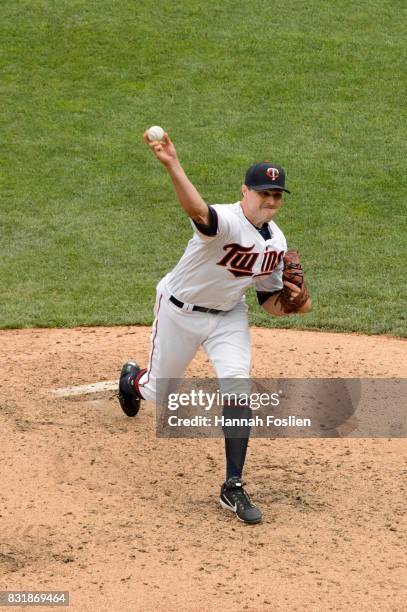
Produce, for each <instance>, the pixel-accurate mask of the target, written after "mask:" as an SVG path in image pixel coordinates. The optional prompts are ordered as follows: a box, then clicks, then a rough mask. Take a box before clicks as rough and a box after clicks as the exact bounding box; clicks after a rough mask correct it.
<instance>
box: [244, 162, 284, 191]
mask: <svg viewBox="0 0 407 612" xmlns="http://www.w3.org/2000/svg"><path fill="white" fill-rule="evenodd" d="M244 184H245V185H246V186H247V187H249V188H250V189H253V190H254V191H264V190H265V189H278V190H279V191H286V192H287V193H291V191H288V189H286V188H285V170H284V168H282V167H281V166H277V165H276V164H273V163H271V162H261V163H260V164H254V166H250V168H249V169H248V170H247V172H246V176H245V180H244Z"/></svg>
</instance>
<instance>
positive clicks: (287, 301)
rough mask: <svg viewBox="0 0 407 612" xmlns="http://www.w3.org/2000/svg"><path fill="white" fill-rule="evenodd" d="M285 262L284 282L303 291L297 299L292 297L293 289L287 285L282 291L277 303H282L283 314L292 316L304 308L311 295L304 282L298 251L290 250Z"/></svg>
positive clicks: (285, 256) (284, 259)
mask: <svg viewBox="0 0 407 612" xmlns="http://www.w3.org/2000/svg"><path fill="white" fill-rule="evenodd" d="M283 262H284V268H283V282H284V281H289V282H290V283H293V284H294V285H297V287H298V288H299V289H301V292H300V293H299V294H298V295H297V296H296V297H292V294H291V289H290V288H289V287H286V286H285V285H284V287H283V288H282V290H281V291H280V294H279V296H278V300H277V301H279V302H280V304H281V308H282V310H283V312H285V313H286V314H290V313H292V312H297V311H298V309H299V308H301V306H304V304H305V302H306V301H307V300H308V297H309V295H308V290H307V286H306V284H305V281H304V272H303V270H302V266H301V263H300V256H299V254H298V251H296V250H294V249H289V250H288V251H287V252H286V254H285V255H284V258H283Z"/></svg>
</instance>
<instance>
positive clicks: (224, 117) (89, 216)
mask: <svg viewBox="0 0 407 612" xmlns="http://www.w3.org/2000/svg"><path fill="white" fill-rule="evenodd" d="M403 7H404V3H402V2H401V1H397V0H395V1H394V0H393V1H390V0H388V1H386V0H361V2H359V3H356V4H355V3H354V2H351V1H350V0H332V1H331V2H323V1H322V0H318V1H317V0H310V1H309V2H307V3H300V2H297V1H294V0H287V1H286V2H285V3H284V5H283V4H281V3H277V2H269V3H264V2H259V1H258V0H254V1H251V2H243V1H242V0H236V1H233V2H232V1H231V0H224V1H223V2H218V1H216V2H215V1H214V0H209V1H207V2H205V3H203V2H200V1H199V2H198V1H197V0H188V2H186V1H183V2H180V1H179V0H176V1H173V2H169V1H168V0H167V1H164V0H157V1H156V2H154V3H152V2H149V1H148V2H147V1H146V0H137V2H135V1H134V0H122V1H120V2H119V1H112V0H109V1H106V0H98V1H92V0H86V1H85V0H70V1H69V2H68V1H65V0H53V1H52V0H31V1H28V0H14V2H7V3H3V4H1V6H0V20H1V23H2V39H3V44H2V49H3V51H2V56H1V79H0V95H1V108H2V113H1V118H0V122H1V125H0V129H1V139H2V144H1V149H0V190H1V211H0V212H1V235H0V239H1V242H0V255H1V261H0V327H3V328H5V327H32V326H72V325H91V324H104V325H110V324H120V323H146V324H149V323H151V320H152V305H153V300H154V291H155V290H154V288H155V285H156V283H157V282H158V280H159V278H160V277H161V276H162V275H163V274H164V273H165V272H166V271H168V270H169V269H170V268H171V267H172V266H173V265H174V264H175V263H176V261H177V259H178V258H179V256H180V255H181V254H182V252H183V249H184V246H185V244H186V242H187V240H188V239H189V237H190V234H191V229H190V225H189V222H188V220H187V219H186V218H185V217H184V215H183V213H182V212H181V210H180V209H179V207H178V205H177V202H176V198H175V196H174V194H173V191H172V188H171V185H170V181H169V179H168V177H167V176H166V175H165V172H164V170H163V169H162V168H161V167H160V166H159V164H158V163H157V162H156V160H155V159H154V158H153V157H152V155H151V154H150V152H149V151H148V149H147V148H146V147H145V145H144V144H143V143H142V141H141V135H142V133H143V131H144V129H146V128H147V127H148V126H149V125H152V124H157V123H158V124H160V125H163V126H164V127H165V128H166V129H167V130H168V132H169V133H170V135H171V136H172V138H173V140H174V142H175V144H176V145H177V148H178V152H179V156H180V158H181V160H182V162H183V164H184V166H185V168H186V170H187V172H188V174H189V176H190V177H191V179H192V180H193V181H194V183H195V184H196V186H197V187H198V189H199V190H200V191H201V193H202V195H203V196H204V197H205V198H206V199H207V201H208V202H231V201H236V200H237V199H238V197H239V187H240V183H241V181H242V177H243V175H244V171H245V169H246V168H247V167H248V166H249V165H250V164H252V163H253V162H255V161H257V160H262V159H271V160H273V161H276V162H277V163H281V164H283V165H285V167H286V168H287V174H288V183H289V184H290V187H291V189H292V191H293V195H291V196H288V197H287V198H286V205H285V207H284V208H283V210H282V211H281V212H280V215H279V218H278V219H277V222H278V223H279V225H280V226H281V227H282V229H283V230H284V232H285V234H286V236H287V237H288V241H289V244H290V245H291V246H297V247H298V248H299V249H300V251H301V253H302V256H303V261H304V266H305V270H306V274H307V278H308V283H309V286H310V290H311V292H312V296H313V298H314V310H313V313H312V314H310V315H307V316H305V317H299V316H294V317H290V318H284V319H271V318H269V317H268V316H267V315H266V314H265V313H264V314H263V312H262V311H261V309H260V308H259V307H258V306H256V305H255V304H256V299H255V296H254V294H249V301H250V303H251V304H252V308H251V313H252V315H251V316H252V319H251V320H252V323H256V324H260V325H265V326H270V325H271V326H278V327H301V328H311V329H331V330H340V331H360V332H365V333H385V334H394V335H405V331H406V315H405V303H406V299H405V298H406V293H405V285H404V283H403V280H402V279H403V274H402V269H403V265H404V262H405V260H406V238H405V236H406V207H405V179H404V177H405V169H404V168H403V166H404V159H405V150H404V143H405V142H406V130H405V127H404V126H405V117H404V118H403V112H402V111H403V108H404V100H405V97H406V92H405V75H404V64H405V58H404V57H403V52H404V31H403Z"/></svg>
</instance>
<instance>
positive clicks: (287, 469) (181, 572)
mask: <svg viewBox="0 0 407 612" xmlns="http://www.w3.org/2000/svg"><path fill="white" fill-rule="evenodd" d="M252 338H253V375H254V376H259V377H260V376H268V377H274V376H286V377H305V376H311V377H318V376H324V377H339V376H343V377H383V378H391V377H406V376H407V358H406V356H407V350H406V347H407V344H406V342H405V341H404V340H401V339H396V338H388V337H377V336H376V337H375V336H360V335H350V334H334V333H330V334H326V333H313V332H298V331H292V330H290V331H286V330H266V329H257V328H253V329H252ZM0 340H1V346H0V356H1V364H2V366H1V380H0V423H1V430H2V438H1V449H0V466H1V482H0V485H1V488H0V525H1V532H0V590H12V589H18V590H36V591H39V590H56V589H60V590H68V591H69V592H70V600H71V605H70V608H69V609H71V610H75V611H76V610H77V611H80V612H85V611H92V612H96V611H98V612H99V611H105V610H106V611H109V612H110V611H112V612H113V611H120V612H121V611H126V612H127V611H129V612H130V611H142V610H143V611H145V612H150V611H151V612H153V611H154V612H155V611H157V610H166V611H169V612H172V611H173V612H181V611H187V610H188V611H191V610H199V611H212V610H213V611H215V610H218V609H230V610H238V611H241V610H242V611H243V610H249V611H256V612H258V611H262V610H272V611H275V610H276V611H287V610H288V611H292V610H299V611H300V610H309V611H313V612H314V611H323V612H325V611H327V610H341V611H342V610H343V611H345V610H346V611H349V610H363V611H364V610H366V611H369V612H371V611H372V610H380V611H387V610H389V611H401V610H405V609H406V608H407V579H406V567H407V554H406V547H405V543H406V531H407V525H406V515H405V507H406V492H407V443H406V440H400V439H398V440H396V439H393V440H391V439H374V440H367V439H346V438H345V439H341V438H339V439H325V440H301V439H294V440H284V439H280V440H267V439H254V440H252V441H251V443H250V447H249V454H248V460H247V466H246V471H245V477H246V480H247V481H248V490H249V492H250V493H251V494H252V496H253V498H254V499H255V500H256V502H258V504H259V506H260V507H261V508H262V510H263V513H264V521H263V523H262V524H260V525H256V526H249V525H245V524H242V523H240V522H239V521H237V520H236V519H235V517H234V516H232V515H230V514H229V513H227V512H226V511H225V510H222V509H221V508H220V506H218V504H217V498H218V493H219V486H220V484H221V482H222V479H223V477H224V454H223V453H224V450H223V442H222V440H206V441H202V440H185V439H181V440H166V439H157V438H156V436H155V417H154V407H153V406H152V405H151V404H149V403H144V404H143V407H142V411H141V412H140V414H139V415H138V417H137V418H136V419H128V418H126V417H125V416H124V415H123V414H122V412H121V410H120V408H119V406H118V404H117V402H116V400H115V399H113V398H112V395H113V393H112V391H101V392H96V393H92V394H89V395H75V396H74V395H72V396H67V397H57V396H53V395H52V394H51V393H50V391H51V390H53V389H57V388H61V387H68V386H72V385H84V384H89V383H95V382H98V381H111V380H114V379H116V378H117V375H118V371H119V369H120V367H121V364H122V362H123V361H125V360H127V359H128V358H129V357H133V358H136V359H137V360H138V361H139V362H141V363H144V362H145V361H146V359H147V356H148V347H149V330H148V329H147V328H142V327H116V328H81V329H72V330H70V329H59V330H19V331H1V332H0ZM189 374H199V376H206V375H212V374H213V372H212V369H211V366H210V364H209V362H208V360H207V358H206V356H205V355H204V354H203V353H202V354H199V355H198V357H197V358H196V359H195V360H194V362H193V364H192V366H191V368H190V370H189ZM40 609H45V608H40Z"/></svg>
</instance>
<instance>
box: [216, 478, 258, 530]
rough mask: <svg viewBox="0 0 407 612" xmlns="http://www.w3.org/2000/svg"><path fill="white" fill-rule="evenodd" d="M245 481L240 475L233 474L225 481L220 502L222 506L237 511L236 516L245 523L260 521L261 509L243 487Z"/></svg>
mask: <svg viewBox="0 0 407 612" xmlns="http://www.w3.org/2000/svg"><path fill="white" fill-rule="evenodd" d="M244 484H245V483H244V482H243V481H242V479H241V478H239V477H238V476H233V477H232V478H229V480H227V481H226V482H224V483H223V485H222V488H221V490H220V498H219V502H220V505H221V506H222V508H225V509H226V510H231V511H232V512H236V516H237V518H238V519H239V520H241V521H243V522H244V523H252V524H253V523H260V521H261V511H260V509H259V508H258V507H257V506H255V505H254V504H253V503H252V501H251V500H250V497H249V495H248V494H247V493H246V491H245V490H244V488H243V485H244Z"/></svg>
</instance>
